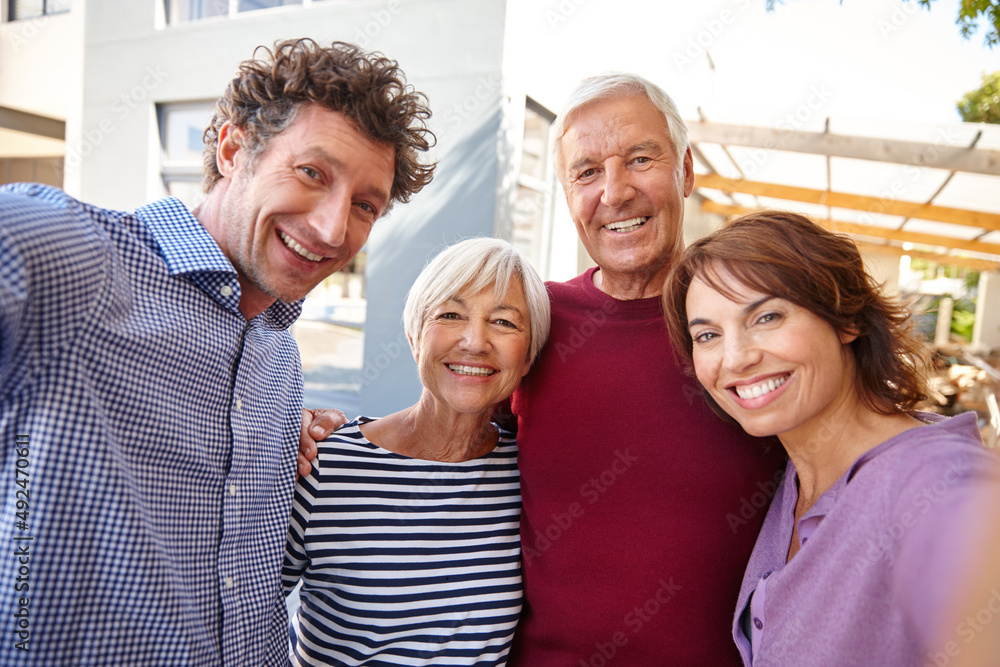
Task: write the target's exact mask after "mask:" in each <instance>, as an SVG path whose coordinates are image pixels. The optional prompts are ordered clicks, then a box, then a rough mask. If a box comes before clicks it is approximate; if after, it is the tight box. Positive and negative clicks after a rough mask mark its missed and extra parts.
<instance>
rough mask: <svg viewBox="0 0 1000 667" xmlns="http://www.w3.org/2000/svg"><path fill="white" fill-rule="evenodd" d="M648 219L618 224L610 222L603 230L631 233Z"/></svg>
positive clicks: (620, 221)
mask: <svg viewBox="0 0 1000 667" xmlns="http://www.w3.org/2000/svg"><path fill="white" fill-rule="evenodd" d="M648 219H649V218H631V219H630V220H619V221H618V222H612V223H609V224H607V225H604V228H605V229H610V230H611V231H613V232H632V231H635V230H637V229H639V228H640V227H642V224H643V223H644V222H646V220H648Z"/></svg>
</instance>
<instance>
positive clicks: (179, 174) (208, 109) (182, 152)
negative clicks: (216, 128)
mask: <svg viewBox="0 0 1000 667" xmlns="http://www.w3.org/2000/svg"><path fill="white" fill-rule="evenodd" d="M213 105H214V102H208V101H205V102H189V103H186V104H161V105H158V106H157V109H156V115H157V119H158V121H159V126H160V148H161V153H160V165H161V172H162V175H163V186H164V189H165V190H166V192H167V194H168V195H170V196H171V197H177V198H178V199H180V200H181V201H182V202H184V204H185V205H187V206H189V207H192V208H193V207H194V206H197V205H198V204H199V203H201V201H202V199H204V198H205V195H204V193H203V192H202V189H201V181H202V173H203V167H202V151H203V149H204V147H205V145H204V143H203V141H202V134H203V133H204V132H205V128H206V127H208V123H209V121H210V120H211V119H212V110H213V108H214V107H213Z"/></svg>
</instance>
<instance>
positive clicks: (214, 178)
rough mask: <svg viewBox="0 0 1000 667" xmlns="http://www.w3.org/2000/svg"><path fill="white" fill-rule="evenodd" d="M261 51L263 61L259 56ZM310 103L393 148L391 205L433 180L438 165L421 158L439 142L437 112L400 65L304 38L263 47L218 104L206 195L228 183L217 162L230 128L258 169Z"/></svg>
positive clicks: (209, 140)
mask: <svg viewBox="0 0 1000 667" xmlns="http://www.w3.org/2000/svg"><path fill="white" fill-rule="evenodd" d="M259 51H263V52H264V53H263V57H260V58H258V57H257V56H258V52H259ZM311 103H314V104H319V105H321V106H323V107H325V108H327V109H330V110H332V111H338V112H340V113H342V114H344V116H346V117H347V118H349V119H351V120H352V121H354V122H355V123H356V124H357V125H358V127H359V128H360V129H361V130H362V131H363V132H365V133H366V134H367V135H368V136H369V137H370V138H371V139H373V140H375V141H378V142H382V143H385V144H388V145H390V146H392V147H393V148H394V149H395V152H396V165H395V166H396V170H395V175H394V177H393V181H392V190H391V192H390V204H391V203H392V202H397V201H398V202H407V201H409V200H410V197H411V196H412V195H414V194H416V193H417V192H419V191H420V190H421V188H423V187H424V186H425V185H427V184H428V183H429V182H430V180H431V178H432V176H433V174H434V164H433V163H427V164H421V162H420V161H419V159H418V158H419V153H421V152H426V151H427V150H428V149H429V148H430V147H431V146H432V145H433V143H434V134H433V133H432V132H431V131H430V130H429V129H427V124H426V121H427V119H428V118H430V115H431V112H430V109H429V108H428V107H427V98H426V97H425V96H424V95H423V94H421V93H417V92H415V91H414V90H413V87H412V86H410V85H408V84H407V83H406V78H405V76H404V74H403V72H402V71H401V70H400V69H399V66H398V65H397V63H396V61H394V60H389V59H388V58H386V57H385V56H383V55H381V54H379V53H367V52H365V51H362V50H361V49H360V48H358V47H356V46H354V45H353V44H346V43H344V42H334V43H333V44H331V45H330V47H328V48H323V47H321V46H320V45H319V44H317V43H316V42H314V41H313V40H311V39H308V38H303V39H290V40H284V41H279V42H275V44H274V50H273V51H272V50H271V49H268V48H267V47H265V46H258V47H257V49H255V50H254V57H253V58H252V59H250V60H246V61H244V62H242V63H241V64H240V67H239V73H238V74H237V76H236V77H235V78H234V79H233V80H232V81H230V82H229V85H228V86H226V91H225V93H223V95H222V97H221V98H219V100H218V101H217V102H216V103H215V114H214V115H213V116H212V120H211V122H210V123H209V125H208V128H207V129H206V130H205V134H204V139H205V153H204V165H205V178H204V188H205V192H210V191H211V190H212V188H213V187H214V186H215V184H216V183H217V182H218V181H219V179H221V178H222V175H221V174H220V173H219V169H218V167H217V166H216V162H215V158H216V149H217V147H218V143H219V130H220V129H221V128H222V126H223V125H224V124H225V123H227V122H228V123H232V124H233V125H234V126H236V127H238V128H240V129H241V130H243V137H244V140H243V145H242V148H243V149H244V150H246V151H247V153H248V154H249V157H250V164H251V165H253V163H254V161H255V159H256V158H257V157H258V156H259V155H260V154H261V153H263V152H264V150H265V149H266V148H267V145H268V142H269V141H270V140H271V138H272V137H274V136H275V135H277V134H280V133H281V132H283V131H284V130H285V129H287V128H288V126H289V125H291V123H292V121H293V120H295V115H296V113H297V111H298V110H299V109H300V108H301V107H302V106H304V105H306V104H311Z"/></svg>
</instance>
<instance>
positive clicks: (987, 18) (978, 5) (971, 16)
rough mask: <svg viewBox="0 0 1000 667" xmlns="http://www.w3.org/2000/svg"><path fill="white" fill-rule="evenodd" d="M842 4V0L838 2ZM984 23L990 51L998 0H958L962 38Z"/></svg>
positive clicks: (770, 6)
mask: <svg viewBox="0 0 1000 667" xmlns="http://www.w3.org/2000/svg"><path fill="white" fill-rule="evenodd" d="M907 1H909V0H907ZM932 2H934V0H917V3H918V4H919V5H921V6H923V7H924V8H926V9H930V6H931V3H932ZM777 3H780V4H784V1H783V0H767V1H766V3H765V5H766V7H767V11H773V10H774V6H775V4H777ZM840 4H844V0H840ZM981 19H982V20H983V21H984V22H985V23H986V34H985V35H984V37H983V42H984V43H985V44H986V46H988V47H990V48H991V49H992V48H993V47H994V46H996V45H997V44H1000V0H960V1H959V3H958V18H956V19H955V23H956V24H957V25H958V30H959V32H961V34H962V37H964V38H965V39H969V37H971V36H972V34H973V33H974V32H976V30H978V29H979V21H980V20H981Z"/></svg>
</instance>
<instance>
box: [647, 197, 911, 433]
mask: <svg viewBox="0 0 1000 667" xmlns="http://www.w3.org/2000/svg"><path fill="white" fill-rule="evenodd" d="M723 272H724V273H723ZM724 275H725V276H727V277H728V276H732V277H734V278H735V279H736V280H738V281H739V282H740V283H741V284H742V285H743V286H745V287H748V288H750V289H753V290H756V291H758V292H761V293H763V294H767V295H769V296H775V297H779V298H781V299H785V300H787V301H790V302H792V303H794V304H796V305H797V306H800V307H802V308H805V309H806V310H808V311H810V312H811V313H813V314H814V315H816V316H817V317H819V318H821V319H823V320H825V321H826V322H828V323H829V324H830V325H831V326H832V327H833V328H834V329H835V330H836V331H837V332H838V333H851V334H856V336H857V337H856V338H855V339H854V340H853V341H852V342H851V343H850V344H849V347H850V349H851V351H852V352H853V354H854V358H855V360H856V362H857V363H856V364H855V366H856V368H857V375H856V377H855V387H856V389H857V392H858V396H859V398H860V399H861V401H862V403H863V404H864V405H866V406H867V407H869V408H871V409H872V410H874V411H876V412H878V413H881V414H894V413H897V412H908V411H910V410H912V409H913V407H914V406H915V405H916V404H917V403H918V402H919V401H921V400H923V399H924V398H925V397H926V384H925V373H924V370H925V363H926V362H925V359H926V356H925V354H924V352H923V346H922V345H921V342H920V340H919V339H918V338H917V337H916V336H915V335H914V332H913V324H912V321H911V318H910V314H909V311H908V310H907V309H906V307H905V306H904V305H903V304H901V303H899V302H897V301H896V300H893V299H890V298H888V297H886V296H884V295H883V294H882V292H881V289H880V285H879V284H878V283H877V282H876V281H875V280H874V279H873V278H872V277H871V276H870V275H868V273H867V272H866V271H865V267H864V263H863V262H862V259H861V253H860V252H858V248H857V246H855V245H854V242H853V241H851V240H850V239H849V238H847V237H845V236H840V235H838V234H834V233H832V232H829V231H827V230H825V229H823V228H822V227H820V226H819V225H817V224H816V223H814V222H812V221H811V220H809V219H808V218H806V217H804V216H801V215H798V214H796V213H789V212H785V211H758V212H754V213H749V214H747V215H744V216H741V217H739V218H736V219H735V220H733V221H732V222H731V223H729V224H728V225H726V226H725V227H723V228H722V229H719V230H718V231H716V232H714V233H712V234H710V235H708V236H706V237H704V238H702V239H700V240H698V241H696V242H695V243H693V244H692V245H691V246H690V247H688V248H687V250H685V251H684V254H683V255H682V256H681V258H680V259H679V260H678V261H677V263H676V264H675V265H674V266H673V268H672V269H671V272H670V276H669V277H668V278H667V282H666V284H665V285H664V289H663V311H664V313H665V317H666V320H667V329H668V330H669V332H670V339H671V342H672V343H673V347H674V350H675V351H676V352H678V353H679V354H680V355H681V356H682V357H683V359H684V361H685V362H686V366H687V368H688V369H689V371H691V369H692V353H691V350H692V340H691V333H690V331H689V330H688V321H687V307H686V301H687V293H688V288H689V287H690V286H691V281H692V280H693V279H694V278H698V279H700V280H703V281H705V282H706V283H707V284H708V285H710V286H711V287H712V288H713V289H715V290H717V291H718V292H720V293H722V294H724V295H726V296H728V297H732V296H733V292H732V289H731V288H732V287H733V285H732V284H728V285H727V284H726V280H725V279H724ZM706 396H707V394H706ZM710 403H712V407H713V409H715V410H716V412H720V409H719V407H718V406H717V405H715V404H714V402H712V401H711V400H710Z"/></svg>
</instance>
